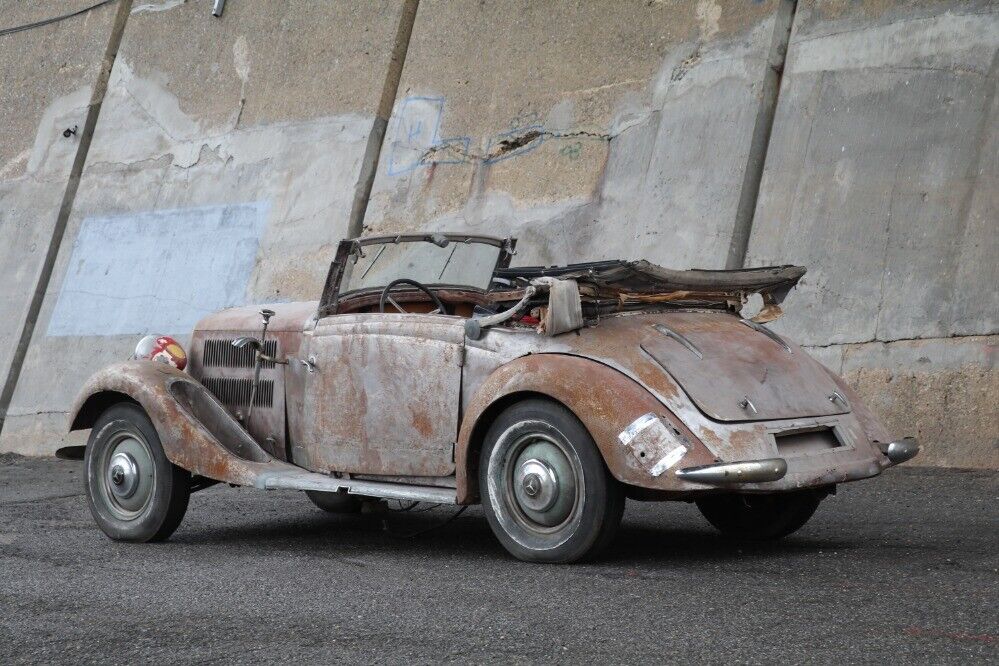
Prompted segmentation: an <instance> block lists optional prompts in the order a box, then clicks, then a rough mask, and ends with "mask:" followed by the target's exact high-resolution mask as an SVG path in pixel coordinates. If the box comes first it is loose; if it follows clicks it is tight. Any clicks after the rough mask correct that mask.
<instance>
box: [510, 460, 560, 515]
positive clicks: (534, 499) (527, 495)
mask: <svg viewBox="0 0 999 666" xmlns="http://www.w3.org/2000/svg"><path fill="white" fill-rule="evenodd" d="M513 492H514V494H515V495H516V496H517V501H518V502H519V503H520V504H521V505H522V506H524V507H526V508H528V509H531V510H532V511H547V510H548V509H550V508H552V505H553V504H555V502H556V501H557V500H558V477H557V476H556V475H555V470H553V469H552V468H551V465H549V464H547V463H545V462H543V461H541V460H538V459H537V458H531V459H530V460H525V461H524V462H523V463H521V465H520V466H519V467H518V468H517V469H516V470H515V471H514V474H513Z"/></svg>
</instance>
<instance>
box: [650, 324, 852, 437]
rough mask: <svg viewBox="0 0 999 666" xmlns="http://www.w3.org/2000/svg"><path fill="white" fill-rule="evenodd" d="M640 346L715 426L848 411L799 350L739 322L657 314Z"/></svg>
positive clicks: (823, 373) (818, 367)
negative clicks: (716, 421) (715, 422)
mask: <svg viewBox="0 0 999 666" xmlns="http://www.w3.org/2000/svg"><path fill="white" fill-rule="evenodd" d="M655 320H656V321H655V322H650V323H651V326H649V327H648V328H649V329H651V331H646V333H645V334H644V335H643V336H642V340H641V343H640V344H641V348H642V350H643V351H644V352H645V353H646V354H648V356H649V357H650V358H651V359H652V360H654V361H655V362H656V363H658V364H659V365H660V366H662V368H663V369H664V370H666V372H668V373H669V374H670V375H671V376H672V377H673V378H674V379H675V380H676V382H677V383H678V384H680V386H681V387H682V388H683V390H684V391H685V392H686V393H687V395H689V396H690V398H691V400H693V401H694V403H695V404H696V405H697V407H698V408H699V409H700V410H701V411H702V412H704V413H705V414H706V415H708V416H710V417H711V418H713V419H716V420H719V421H760V420H775V419H790V418H802V417H813V416H830V415H834V414H844V413H846V412H848V411H849V406H848V405H847V404H846V398H845V397H844V396H843V395H842V394H841V393H840V392H838V389H837V385H836V383H835V382H834V380H833V378H832V377H831V376H830V374H829V372H828V371H827V370H826V369H825V368H824V367H823V366H822V365H821V364H820V363H818V361H815V360H814V359H812V358H811V357H810V356H809V355H808V354H807V353H806V352H805V351H804V350H802V349H801V348H800V347H798V346H797V345H795V344H793V343H791V342H788V341H787V340H784V339H783V338H781V337H779V336H777V335H776V334H774V333H771V332H770V331H769V330H767V329H764V328H762V327H760V326H759V325H754V324H750V323H748V322H744V321H743V320H740V319H739V318H738V317H736V316H733V315H728V314H721V313H709V312H675V313H668V314H662V315H658V316H656V317H655Z"/></svg>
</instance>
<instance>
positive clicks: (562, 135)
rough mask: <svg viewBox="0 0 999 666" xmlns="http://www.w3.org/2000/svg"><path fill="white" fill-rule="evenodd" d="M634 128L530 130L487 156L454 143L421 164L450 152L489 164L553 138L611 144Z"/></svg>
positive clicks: (432, 151) (430, 154)
mask: <svg viewBox="0 0 999 666" xmlns="http://www.w3.org/2000/svg"><path fill="white" fill-rule="evenodd" d="M636 124H637V123H636ZM632 127H635V125H629V126H627V127H625V128H623V129H622V130H621V131H619V132H617V133H616V134H611V133H607V132H591V131H589V130H576V131H573V132H556V131H551V130H530V131H528V132H525V133H524V134H521V135H519V136H514V137H511V138H509V139H503V140H502V141H500V142H499V143H498V144H496V145H497V147H496V149H495V150H493V151H491V152H490V153H489V154H487V155H479V154H476V153H472V152H469V151H467V150H463V149H461V148H460V147H459V146H458V145H457V144H454V143H445V144H442V145H438V146H431V147H430V148H427V149H426V150H425V151H424V152H423V154H422V155H420V164H424V165H426V166H430V165H432V164H436V163H437V160H435V159H434V158H435V156H436V155H438V154H444V153H448V152H450V153H452V154H454V155H456V156H458V157H460V158H462V159H463V160H466V161H469V162H489V161H492V160H495V159H496V158H498V157H502V156H503V155H508V154H510V153H512V152H514V151H516V150H519V149H521V148H523V147H524V146H528V145H530V144H532V143H534V142H535V141H538V140H541V139H544V138H552V139H576V138H587V139H595V140H598V141H607V142H610V141H612V140H613V139H615V138H616V137H618V136H620V135H621V134H623V133H624V132H626V131H627V130H629V129H631V128H632Z"/></svg>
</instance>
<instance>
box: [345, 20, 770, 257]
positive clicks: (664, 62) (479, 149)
mask: <svg viewBox="0 0 999 666" xmlns="http://www.w3.org/2000/svg"><path fill="white" fill-rule="evenodd" d="M781 7H782V5H781V3H779V2H776V1H774V0H772V1H770V2H762V3H752V2H744V1H742V0H733V1H724V0H718V1H715V0H699V1H698V2H644V1H643V2H637V1H636V2H625V3H616V4H615V5H614V8H613V11H611V10H609V8H608V7H607V5H606V4H605V3H602V2H596V1H587V2H582V3H579V2H568V1H564V2H546V3H531V2H505V3H477V4H472V3H448V2H438V1H435V0H424V1H423V2H422V3H421V5H420V11H419V14H418V16H417V20H416V26H415V28H414V31H413V38H412V41H411V42H410V47H409V54H408V56H407V60H406V67H405V70H404V72H403V77H402V82H401V85H400V89H399V96H398V98H397V100H396V106H395V110H394V113H393V115H392V118H391V120H390V123H389V130H388V135H387V137H386V141H385V145H384V148H383V154H382V160H381V163H380V164H379V170H378V175H377V178H376V181H375V187H374V193H373V196H372V200H371V204H370V205H369V208H368V215H367V218H366V221H365V222H366V225H367V227H368V229H369V230H372V231H384V230H399V229H414V228H428V227H429V228H435V229H443V228H458V229H479V230H488V231H489V232H490V233H514V234H516V235H517V236H519V237H520V238H521V241H522V242H521V246H520V247H521V253H520V256H518V257H517V262H518V263H520V264H527V263H537V262H541V263H551V262H565V261H569V260H588V259H600V258H608V257H619V256H624V257H637V256H639V255H644V256H647V257H648V258H649V259H652V260H657V261H660V262H663V263H666V264H668V265H672V266H678V267H683V266H692V265H699V266H705V267H712V266H713V267H719V266H722V265H724V263H725V255H726V252H727V250H728V244H729V240H730V238H731V233H732V224H733V219H734V217H735V211H736V208H737V205H738V201H739V197H740V193H741V190H742V187H743V175H744V170H745V167H746V164H747V160H748V157H749V147H750V143H751V135H752V133H753V127H754V123H755V120H756V117H757V113H758V110H759V107H760V94H761V92H762V82H763V79H764V75H765V72H766V63H767V59H768V57H769V55H770V50H771V46H772V41H773V37H774V34H775V20H776V18H775V17H776V16H777V14H778V10H779V9H780V8H781ZM785 8H786V7H785ZM788 17H789V13H788ZM504 142H506V143H504ZM521 144H522V145H521Z"/></svg>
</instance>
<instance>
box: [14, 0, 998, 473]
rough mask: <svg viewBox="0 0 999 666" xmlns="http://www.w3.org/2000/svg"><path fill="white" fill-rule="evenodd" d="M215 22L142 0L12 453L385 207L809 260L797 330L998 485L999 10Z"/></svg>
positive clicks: (431, 13) (590, 241) (350, 8)
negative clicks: (123, 364)
mask: <svg viewBox="0 0 999 666" xmlns="http://www.w3.org/2000/svg"><path fill="white" fill-rule="evenodd" d="M40 5H41V6H45V4H44V3H40ZM209 9H210V3H209V2H208V1H207V0H188V2H183V1H182V0H157V1H154V2H146V1H141V0H136V1H135V3H134V6H133V7H132V10H131V14H130V15H129V16H128V21H127V25H126V26H125V33H124V39H123V41H122V45H121V49H120V52H119V54H118V56H117V59H116V60H115V63H114V68H113V70H112V72H111V77H110V85H109V89H108V93H107V96H106V99H105V100H104V106H103V107H102V109H101V113H100V118H99V122H98V123H97V126H96V131H95V134H94V141H93V145H92V147H91V149H90V153H89V155H88V157H87V161H86V168H85V169H84V171H83V177H82V181H81V186H80V190H79V192H78V193H77V195H76V196H75V199H74V201H73V205H72V214H71V215H70V216H69V218H68V232H67V234H66V238H65V241H64V242H63V243H62V245H61V248H60V254H59V257H58V261H57V262H56V264H55V270H54V271H53V275H52V280H51V282H50V283H49V284H48V294H47V297H46V299H45V301H44V306H43V307H42V308H41V311H40V313H39V316H38V318H37V324H38V325H37V330H36V332H35V335H34V336H33V338H32V344H31V347H30V350H29V353H28V356H27V359H26V362H25V364H24V367H23V371H22V373H21V378H20V381H19V382H18V384H17V391H16V393H15V395H14V399H13V401H12V403H11V407H10V410H9V413H8V417H7V420H6V422H5V424H4V426H3V431H2V432H0V450H18V451H27V452H33V453H39V452H42V453H44V452H49V451H52V450H53V449H54V448H55V447H56V446H57V444H58V442H59V441H61V439H62V433H61V431H62V428H63V425H64V419H65V413H64V412H65V410H66V409H67V407H68V404H69V401H70V399H71V397H72V395H73V393H74V392H75V390H76V389H77V387H78V386H79V385H80V384H81V383H82V381H83V379H84V378H85V376H86V375H87V374H89V373H90V372H91V371H92V370H94V369H95V368H97V367H99V366H100V365H102V364H104V363H106V362H108V361H111V360H115V359H118V358H122V357H124V356H127V354H128V353H129V352H130V350H131V348H132V346H133V345H134V341H135V339H136V338H137V336H139V335H140V334H142V333H145V332H148V331H153V330H154V329H155V331H157V332H166V333H175V334H180V335H183V334H184V333H185V332H186V331H188V330H189V328H190V325H191V324H192V323H193V322H194V321H195V320H196V319H197V318H199V317H200V316H201V315H202V314H204V313H205V312H209V311H212V310H214V309H217V308H219V307H222V306H224V305H227V304H230V303H236V302H244V301H257V302H260V301H266V300H275V299H277V300H291V299H299V298H314V297H315V295H316V294H317V293H318V290H319V286H320V282H321V279H322V277H323V274H324V272H325V270H326V266H327V262H328V260H329V258H330V256H331V254H332V248H333V244H334V243H335V242H336V241H337V240H338V239H339V238H341V237H342V236H344V235H346V234H347V233H348V229H350V228H351V225H352V224H354V225H356V224H358V223H359V222H361V213H362V212H364V210H365V206H366V212H365V213H364V215H363V228H364V230H365V231H366V232H383V231H395V230H407V229H417V228H430V229H466V230H478V231H484V232H488V233H496V234H502V233H512V234H515V235H517V236H518V237H519V238H520V239H521V243H520V250H521V252H520V254H519V255H518V257H517V263H519V264H522V265H523V264H531V263H563V262H566V261H578V260H591V259H601V258H610V257H624V258H636V257H647V258H649V259H652V260H654V261H658V262H660V263H663V264H666V265H669V266H673V267H677V268H685V267H691V266H697V267H711V268H718V267H723V266H725V265H729V266H732V265H738V264H739V263H741V262H742V255H743V253H744V252H745V255H746V257H745V261H746V263H747V264H749V265H760V264H763V263H771V262H774V263H803V264H805V265H807V266H809V268H810V272H809V275H808V276H806V278H805V281H804V283H803V285H802V287H801V288H800V289H799V290H798V292H796V293H795V294H794V295H792V297H791V298H790V299H789V301H788V304H787V305H788V308H787V309H788V315H787V317H786V318H785V319H784V320H782V321H781V322H779V323H778V324H777V326H778V328H780V330H782V331H783V332H786V333H788V334H790V335H792V336H793V337H795V338H796V339H798V340H800V341H801V342H803V343H804V344H806V345H808V346H809V348H810V349H811V350H812V351H813V352H814V353H815V355H816V356H818V357H819V358H820V359H822V360H823V361H824V362H826V363H827V364H829V365H830V366H831V367H833V368H834V369H836V370H838V371H840V372H842V373H844V374H845V375H846V377H847V378H848V380H849V381H851V382H852V383H853V384H854V385H855V386H856V387H857V388H858V389H859V390H860V391H861V392H862V394H864V395H865V397H866V398H867V399H868V400H869V401H870V402H871V404H872V405H873V406H874V407H875V409H876V410H877V411H879V412H880V413H882V414H883V415H884V416H886V418H887V419H888V421H889V423H890V424H891V425H892V426H895V427H898V428H899V429H900V430H903V431H905V432H912V431H917V432H918V434H920V435H921V436H922V437H923V438H924V440H925V441H927V443H928V447H927V454H926V456H925V457H924V459H923V460H924V461H925V462H927V463H931V464H942V465H957V466H979V467H992V468H999V414H997V413H996V404H997V403H999V382H997V379H996V372H995V351H994V350H995V342H996V333H997V326H996V320H995V316H996V312H997V311H999V307H997V306H999V303H997V296H996V289H995V287H996V284H997V282H999V280H997V275H996V264H997V262H996V261H995V259H996V257H997V256H999V252H997V248H996V242H997V241H996V238H997V234H996V226H997V224H996V222H997V212H999V201H997V197H999V194H997V192H999V188H996V174H997V153H999V151H997V144H996V137H995V133H996V113H997V112H996V108H995V101H994V100H995V86H996V79H997V73H996V58H997V55H996V54H997V50H999V26H997V21H999V10H997V8H996V6H995V5H994V3H988V2H984V1H981V2H957V1H941V2H912V1H907V2H881V1H873V0H872V1H865V2H843V1H836V2H831V1H825V0H823V1H818V0H801V1H800V2H798V3H794V2H791V0H766V1H755V0H696V1H683V2H681V1H679V0H675V1H670V0H655V1H647V0H640V1H639V0H634V1H628V2H620V3H614V4H613V5H608V4H607V3H602V2H597V1H596V0H592V1H591V0H586V1H582V2H569V1H568V0H565V1H563V0H556V1H553V2H544V3H540V2H527V1H525V0H504V1H503V2H491V3H481V2H471V1H468V2H464V1H463V2H446V1H444V0H421V2H420V3H419V11H418V13H417V15H416V20H415V24H414V25H413V26H412V38H411V40H410V41H409V43H408V47H406V43H405V41H404V40H403V41H400V35H401V31H400V25H402V24H405V22H406V21H405V6H404V4H403V3H402V2H401V1H400V0H384V1H382V2H375V1H373V2H367V3H347V2H336V3H309V2H304V1H303V2H268V3H249V2H230V3H229V6H228V7H227V8H226V11H225V14H224V16H223V17H222V18H221V19H213V18H211V17H210V15H209ZM40 13H41V14H46V12H44V11H42V12H40ZM107 13H108V14H111V13H113V12H110V11H109V12H107ZM94 15H95V16H96V13H94ZM28 20H30V19H28ZM88 20H95V19H88ZM59 25H61V26H68V25H70V24H69V23H62V24H59ZM104 30H105V31H107V30H108V26H105V27H104ZM31 32H32V31H29V32H28V33H27V34H31ZM6 39H9V37H2V36H0V51H3V52H6V49H7V48H8V46H7V44H6V43H5V42H4V40H6ZM400 47H406V48H402V49H401V50H400ZM98 51H100V50H99V49H98ZM100 55H101V53H100V52H99V53H97V54H96V55H95V57H97V58H99V57H100ZM402 56H404V58H405V65H404V67H403V68H402V71H401V80H400V81H399V86H398V90H397V91H394V90H393V88H392V87H391V86H389V85H388V84H389V83H390V82H394V74H393V71H394V70H396V69H398V66H399V65H400V64H401V63H402ZM8 60H9V59H8ZM11 71H12V74H11V76H13V77H15V78H16V79H17V80H18V81H23V80H24V77H26V76H27V74H25V73H23V72H22V71H21V70H16V69H13V70H11ZM46 71H47V72H49V74H50V75H51V68H48V69H46ZM5 80H6V79H5ZM23 85H24V86H25V87H26V88H27V89H31V90H34V88H33V85H34V84H30V83H24V84H23ZM393 92H394V94H392V93H393ZM0 94H2V93H0ZM386 95H388V97H387V98H386ZM37 108H38V109H39V113H40V114H44V113H45V111H46V110H47V109H48V106H45V105H42V104H40V103H39V104H38V106H37ZM389 111H391V116H390V117H388V122H387V129H386V133H385V137H384V142H383V143H380V140H381V134H380V132H381V128H382V127H386V126H385V124H384V122H382V121H380V120H378V115H379V114H381V115H382V116H383V117H385V116H388V115H389ZM24 122H26V123H27V125H26V127H27V128H28V130H30V128H31V127H34V126H44V123H42V122H41V121H40V120H36V121H34V125H32V124H31V122H29V121H27V120H26V121H24ZM771 127H772V129H771ZM28 130H26V129H21V130H19V131H18V133H19V134H24V133H25V132H26V131H28ZM41 131H42V130H38V131H37V132H36V133H37V134H39V135H40V134H41ZM5 133H6V131H5ZM50 135H51V131H50V132H49V134H47V135H46V136H47V137H48V138H47V139H46V143H45V145H46V146H48V145H57V142H56V140H55V137H52V136H50ZM60 139H61V137H60ZM20 150H24V148H21V149H20ZM10 152H11V153H12V155H11V156H7V153H6V152H4V153H3V159H4V162H2V164H8V163H11V162H10V160H11V159H13V157H14V156H16V154H18V153H19V151H10ZM13 164H15V168H16V164H17V163H16V162H14V163H13ZM0 168H3V169H4V171H2V172H0V173H6V171H7V168H8V167H0ZM372 172H373V176H374V181H373V185H372V188H371V194H370V199H368V198H367V197H366V196H364V195H365V193H366V192H367V189H366V188H367V185H368V184H369V181H368V175H369V174H371V173H372ZM12 173H13V172H12ZM4 178H7V176H4ZM25 200H27V201H29V202H31V201H34V200H35V199H33V198H32V197H30V196H28V197H26V199H25ZM359 204H360V206H359ZM352 210H353V211H354V217H353V219H352V217H351V215H352V214H351V211H352ZM0 214H5V213H0ZM33 232H34V233H39V234H41V235H42V237H44V235H45V228H44V226H41V227H40V228H39V229H38V230H33ZM0 233H4V231H3V228H2V227H0ZM747 240H748V250H746V241H747ZM9 265H12V264H9V263H8V262H5V264H4V266H3V270H4V271H7V270H9V269H8V266H9ZM32 279H33V278H30V277H29V278H28V283H29V284H30V283H31V280H32ZM164 289H166V292H168V293H170V294H171V295H170V297H169V298H166V297H163V296H162V294H163V293H164ZM12 307H13V306H10V305H4V308H5V309H4V310H2V312H7V311H8V310H7V309H6V308H12ZM53 377H58V381H57V382H53V381H52V378H53Z"/></svg>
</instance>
